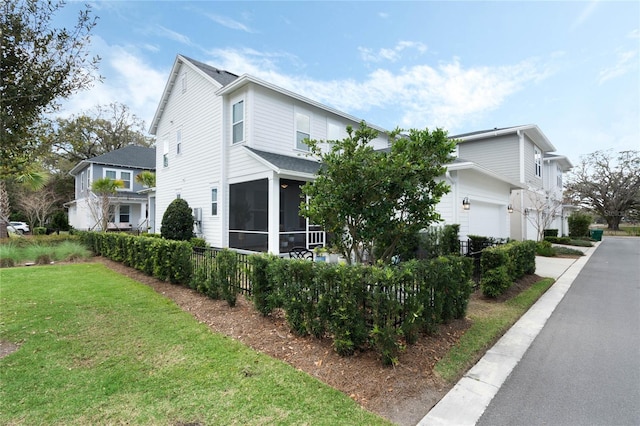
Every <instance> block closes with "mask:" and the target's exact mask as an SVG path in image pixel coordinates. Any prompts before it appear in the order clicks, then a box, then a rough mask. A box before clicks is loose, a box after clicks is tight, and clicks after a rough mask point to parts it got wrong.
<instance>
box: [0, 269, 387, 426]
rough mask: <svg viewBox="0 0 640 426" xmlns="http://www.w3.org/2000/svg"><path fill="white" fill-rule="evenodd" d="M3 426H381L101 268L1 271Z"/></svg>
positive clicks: (328, 391) (344, 400) (339, 397)
mask: <svg viewBox="0 0 640 426" xmlns="http://www.w3.org/2000/svg"><path fill="white" fill-rule="evenodd" d="M0 315H1V316H0V339H2V340H5V341H9V342H13V343H18V344H19V345H20V348H19V350H18V351H17V352H15V353H13V354H11V355H9V356H6V357H4V358H2V359H0V424H28V425H32V424H65V425H72V424H77V425H86V424H154V425H155V424H160V425H165V424H166V425H176V424H187V423H198V424H202V425H213V424H225V425H227V424H237V425H244V424H314V425H316V424H327V425H335V424H368V425H371V424H388V423H387V422H386V421H385V420H383V419H381V418H379V417H377V416H376V415H374V414H371V413H369V412H367V411H365V410H363V409H362V408H360V407H359V406H358V405H357V404H356V403H355V402H353V401H352V400H351V399H349V398H348V397H347V396H345V395H344V394H342V393H340V392H338V391H337V390H335V389H332V388H330V387H328V386H326V385H324V384H323V383H321V382H319V381H318V380H316V379H314V378H312V377H311V376H309V375H307V374H305V373H303V372H300V371H297V370H295V369H294V368H292V367H290V366H288V365H287V364H284V363H282V362H280V361H277V360H274V359H272V358H270V357H267V356H265V355H262V354H259V353H257V352H255V351H253V350H251V349H249V348H247V347H246V346H244V345H242V344H240V343H238V342H236V341H234V340H232V339H230V338H228V337H225V336H221V335H217V334H214V333H212V332H211V331H210V330H209V328H208V327H207V326H206V325H203V324H200V323H198V322H197V321H196V320H195V319H194V318H193V317H192V316H190V315H189V314H187V313H185V312H183V311H182V310H180V308H178V307H177V306H176V305H175V304H174V303H173V302H171V301H170V300H168V299H166V298H163V297H162V296H160V295H158V294H156V293H155V292H154V291H153V290H152V289H150V288H149V287H147V286H144V285H142V284H140V283H137V282H135V281H133V280H131V279H128V278H126V277H123V276H120V275H118V274H116V273H114V272H112V271H110V270H108V269H107V268H105V267H104V266H102V265H99V264H92V263H81V264H74V265H55V266H42V267H40V266H34V267H28V268H24V267H22V268H5V269H0Z"/></svg>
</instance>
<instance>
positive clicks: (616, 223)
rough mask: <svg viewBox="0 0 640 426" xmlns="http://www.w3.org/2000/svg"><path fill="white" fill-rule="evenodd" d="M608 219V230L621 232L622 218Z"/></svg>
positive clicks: (613, 217) (612, 217)
mask: <svg viewBox="0 0 640 426" xmlns="http://www.w3.org/2000/svg"><path fill="white" fill-rule="evenodd" d="M606 219H607V229H609V230H611V231H619V230H620V219H622V217H621V216H611V217H608V218H606Z"/></svg>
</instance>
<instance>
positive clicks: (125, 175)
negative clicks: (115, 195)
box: [104, 169, 131, 190]
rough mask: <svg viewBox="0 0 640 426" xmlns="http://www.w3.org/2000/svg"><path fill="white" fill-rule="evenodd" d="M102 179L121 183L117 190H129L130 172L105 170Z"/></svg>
mask: <svg viewBox="0 0 640 426" xmlns="http://www.w3.org/2000/svg"><path fill="white" fill-rule="evenodd" d="M104 177H105V178H108V179H113V180H118V179H119V180H120V181H122V184H123V185H122V188H118V189H119V190H131V172H127V171H123V170H110V169H106V170H105V171H104Z"/></svg>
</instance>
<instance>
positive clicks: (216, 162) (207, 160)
mask: <svg viewBox="0 0 640 426" xmlns="http://www.w3.org/2000/svg"><path fill="white" fill-rule="evenodd" d="M183 72H184V73H186V75H187V80H188V82H189V88H188V91H187V92H186V93H184V94H183V93H182V92H181V90H180V86H179V84H180V83H179V81H176V86H177V87H178V89H177V90H175V91H173V92H171V93H170V94H169V95H168V98H167V104H166V105H165V108H164V111H163V113H162V116H161V118H160V120H159V122H158V128H157V131H156V134H158V135H163V138H162V139H161V140H162V141H163V143H164V140H165V139H164V136H165V135H166V140H167V141H169V140H175V139H173V138H175V137H176V131H177V130H178V129H181V130H182V134H181V141H182V146H181V150H180V152H181V154H180V161H174V160H175V156H176V154H175V152H176V150H177V147H173V146H171V147H169V146H167V150H166V153H167V154H168V156H169V158H168V160H169V164H170V167H163V166H162V165H163V156H164V153H163V151H164V149H163V150H160V149H158V152H157V154H156V155H157V159H156V164H157V168H156V191H157V192H156V199H155V217H154V222H155V223H156V226H157V228H158V230H159V225H160V223H161V222H162V216H163V215H164V212H165V211H166V209H167V206H168V205H169V204H170V203H171V202H172V201H173V200H174V199H175V198H176V197H177V195H178V194H179V196H180V197H181V198H182V199H184V200H186V201H187V202H188V203H189V206H190V207H191V208H201V209H202V212H203V213H206V212H211V188H212V187H214V186H216V187H217V188H218V198H219V200H220V201H219V205H218V216H217V217H214V216H211V215H210V214H203V215H202V223H201V224H200V230H201V232H202V234H201V235H199V236H201V237H203V238H204V239H205V240H206V241H207V243H208V244H210V245H212V246H215V247H222V246H223V241H222V233H221V230H222V226H223V221H221V220H220V216H221V215H222V211H221V210H220V209H221V207H222V206H223V204H222V202H223V198H222V197H224V188H222V186H220V185H216V184H215V182H222V175H221V172H222V161H223V158H222V143H223V131H224V129H225V128H226V129H228V132H229V136H228V137H229V138H230V137H231V136H230V132H231V129H230V127H231V126H230V124H231V113H230V112H229V115H228V116H227V117H226V120H227V123H228V124H227V125H226V126H225V125H224V123H225V118H224V117H223V110H222V98H221V97H219V96H217V95H216V94H215V91H216V90H218V89H219V88H220V85H218V84H217V83H215V82H212V81H211V80H210V79H209V78H208V77H205V76H203V75H202V74H201V73H200V72H198V71H196V70H194V69H192V68H191V66H189V65H184V64H183V65H182V66H180V68H179V69H178V70H177V73H178V74H177V75H181V74H182V73H183ZM178 124H179V126H178ZM227 140H230V139H227ZM163 148H164V146H163ZM169 148H170V149H169ZM238 148H239V147H238Z"/></svg>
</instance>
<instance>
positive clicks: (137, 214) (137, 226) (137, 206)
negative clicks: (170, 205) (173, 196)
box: [65, 145, 156, 231]
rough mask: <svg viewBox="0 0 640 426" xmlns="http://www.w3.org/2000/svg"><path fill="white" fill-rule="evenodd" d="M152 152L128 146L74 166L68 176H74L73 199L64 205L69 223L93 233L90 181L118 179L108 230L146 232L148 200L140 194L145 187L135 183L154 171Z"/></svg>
mask: <svg viewBox="0 0 640 426" xmlns="http://www.w3.org/2000/svg"><path fill="white" fill-rule="evenodd" d="M155 164H156V149H155V148H146V147H141V146H134V145H129V146H126V147H124V148H120V149H117V150H115V151H111V152H108V153H106V154H103V155H99V156H97V157H93V158H90V159H88V160H83V161H81V162H80V163H78V164H77V165H76V166H75V167H74V168H73V169H71V171H70V172H69V174H71V175H72V176H74V177H75V199H74V200H73V201H71V202H69V203H66V204H65V206H66V207H68V210H69V224H70V225H71V226H73V227H74V228H75V229H80V230H95V229H98V228H99V227H100V225H99V222H100V218H99V214H98V212H97V209H96V198H97V197H96V195H95V194H94V193H93V192H92V191H91V185H92V183H93V181H94V180H96V179H100V178H111V179H119V180H121V181H122V182H123V184H124V187H123V188H121V189H118V191H117V193H116V194H115V195H114V196H112V197H110V206H111V215H110V216H111V217H110V218H109V225H108V227H109V229H113V230H142V231H146V230H147V229H148V228H149V227H152V224H150V223H149V220H148V214H149V199H150V197H149V196H148V195H147V194H142V193H140V192H141V191H144V190H145V188H144V187H143V186H142V185H140V184H139V183H137V182H136V179H135V178H136V176H137V175H138V174H139V173H140V172H142V171H144V170H148V171H155Z"/></svg>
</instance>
